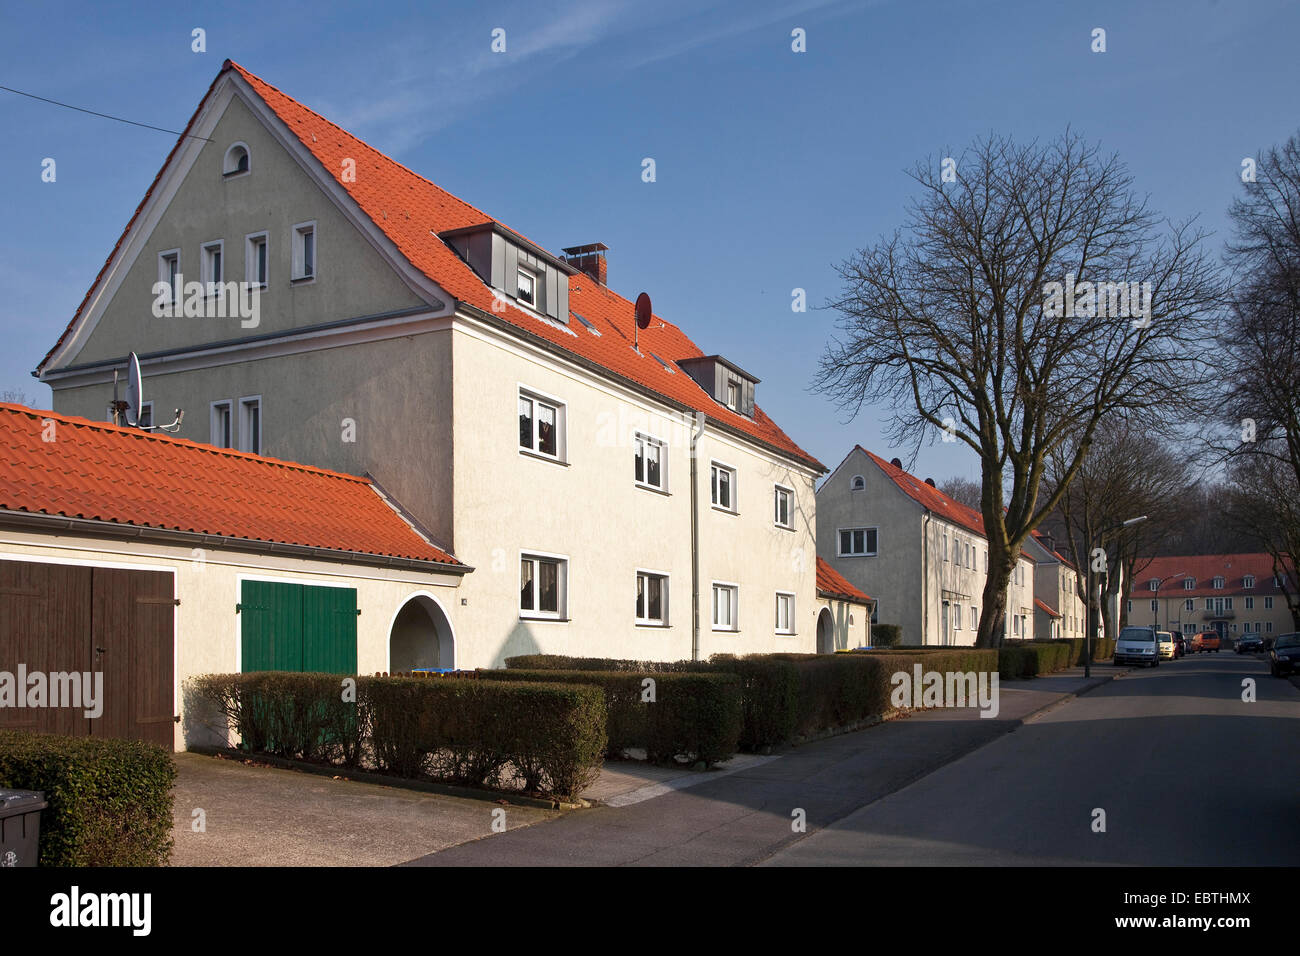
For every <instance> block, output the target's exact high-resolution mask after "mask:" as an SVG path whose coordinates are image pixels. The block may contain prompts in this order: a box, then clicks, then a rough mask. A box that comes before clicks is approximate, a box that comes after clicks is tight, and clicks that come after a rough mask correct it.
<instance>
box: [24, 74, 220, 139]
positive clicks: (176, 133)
mask: <svg viewBox="0 0 1300 956" xmlns="http://www.w3.org/2000/svg"><path fill="white" fill-rule="evenodd" d="M0 90H6V91H8V92H10V93H17V94H18V95H19V96H27V97H30V98H31V99H34V100H40V101H41V102H42V103H51V104H53V105H54V106H62V107H63V108H64V109H67V110H76V111H77V112H78V113H89V114H90V115H91V116H102V117H103V118H104V119H110V120H114V121H115V122H118V123H127V124H129V125H131V126H141V127H143V128H144V129H152V130H157V131H158V132H160V133H171V134H172V135H173V136H192V137H193V138H194V139H202V140H207V142H212V141H211V140H210V139H208V137H206V136H199V135H197V134H196V133H182V132H179V131H177V130H174V129H163V128H162V127H161V126H150V125H149V124H148V123H137V122H136V121H135V120H129V119H123V118H122V117H120V116H110V115H109V114H108V113H99V112H96V111H95V110H88V109H83V108H82V107H80V106H73V105H72V104H71V103H60V102H59V101H58V100H49V99H46V98H45V97H43V96H37V95H36V94H35V93H24V92H23V91H22V90H15V89H13V88H12V87H9V86H0Z"/></svg>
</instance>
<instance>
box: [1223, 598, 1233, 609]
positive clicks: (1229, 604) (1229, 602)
mask: <svg viewBox="0 0 1300 956" xmlns="http://www.w3.org/2000/svg"><path fill="white" fill-rule="evenodd" d="M1223 607H1224V609H1225V610H1228V611H1231V610H1232V598H1224V599H1223Z"/></svg>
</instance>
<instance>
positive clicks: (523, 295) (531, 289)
mask: <svg viewBox="0 0 1300 956" xmlns="http://www.w3.org/2000/svg"><path fill="white" fill-rule="evenodd" d="M518 290H519V291H518V292H517V293H516V296H515V298H517V299H518V300H519V301H520V302H522V303H524V304H525V305H536V304H537V276H535V275H533V274H532V273H531V272H529V271H528V270H527V269H520V270H519V287H518Z"/></svg>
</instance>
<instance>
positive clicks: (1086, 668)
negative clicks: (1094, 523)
mask: <svg viewBox="0 0 1300 956" xmlns="http://www.w3.org/2000/svg"><path fill="white" fill-rule="evenodd" d="M1146 520H1147V516H1146V515H1139V516H1138V517H1136V518H1129V519H1128V520H1126V521H1121V522H1120V523H1119V524H1116V525H1111V526H1110V527H1109V528H1105V529H1103V530H1102V531H1100V532H1098V534H1097V540H1098V541H1099V542H1100V541H1102V540H1104V539H1105V537H1106V535H1108V534H1110V533H1111V532H1114V531H1119V530H1121V529H1123V528H1128V527H1131V526H1132V525H1135V524H1139V523H1141V522H1143V521H1146ZM1105 553H1106V552H1105V548H1104V547H1103V548H1102V554H1103V555H1105ZM1087 558H1088V568H1087V572H1086V573H1087V576H1088V583H1087V591H1088V607H1087V609H1086V610H1087V617H1088V628H1087V633H1086V634H1084V640H1085V641H1086V642H1087V643H1086V645H1085V648H1084V653H1083V676H1084V677H1085V678H1088V677H1091V676H1092V635H1093V633H1094V632H1095V631H1096V630H1097V622H1096V621H1094V620H1093V619H1092V555H1091V554H1088V555H1087ZM1106 574H1110V558H1109V556H1106ZM1097 615H1098V616H1099V617H1100V616H1101V581H1100V580H1098V581H1097ZM1156 653H1159V647H1158V646H1157V649H1156Z"/></svg>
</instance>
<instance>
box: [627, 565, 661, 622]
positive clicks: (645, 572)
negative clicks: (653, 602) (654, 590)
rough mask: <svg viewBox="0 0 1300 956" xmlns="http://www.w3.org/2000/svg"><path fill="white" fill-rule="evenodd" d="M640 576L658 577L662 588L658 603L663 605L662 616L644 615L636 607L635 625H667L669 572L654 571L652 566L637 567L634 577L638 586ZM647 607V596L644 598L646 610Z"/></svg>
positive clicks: (648, 605)
mask: <svg viewBox="0 0 1300 956" xmlns="http://www.w3.org/2000/svg"><path fill="white" fill-rule="evenodd" d="M642 578H646V579H647V580H649V579H650V578H658V579H659V581H660V588H661V589H662V590H661V594H660V603H661V604H662V605H663V607H662V610H663V617H661V618H653V617H646V616H644V615H642V613H641V609H640V608H637V609H636V624H637V627H668V621H669V618H668V615H669V604H668V591H669V588H668V584H669V574H668V572H667V571H655V570H653V569H652V568H637V569H636V578H635V580H636V584H637V586H638V587H639V586H640V584H641V579H642ZM647 593H648V592H647ZM649 609H650V601H649V599H648V598H647V600H646V610H647V611H648V610H649Z"/></svg>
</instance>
